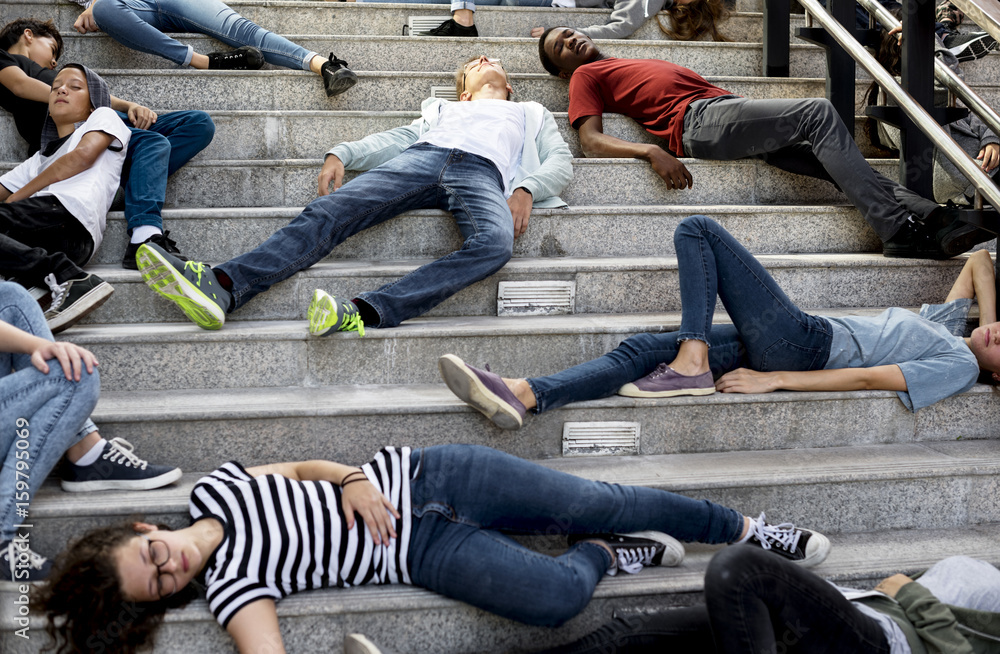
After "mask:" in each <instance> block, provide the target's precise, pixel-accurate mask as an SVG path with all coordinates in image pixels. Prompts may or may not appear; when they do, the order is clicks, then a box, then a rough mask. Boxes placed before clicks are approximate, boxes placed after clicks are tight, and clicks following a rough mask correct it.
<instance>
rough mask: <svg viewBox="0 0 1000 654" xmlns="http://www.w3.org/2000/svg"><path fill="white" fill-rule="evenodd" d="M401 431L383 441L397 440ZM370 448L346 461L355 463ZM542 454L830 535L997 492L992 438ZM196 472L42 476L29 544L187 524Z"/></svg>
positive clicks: (984, 499)
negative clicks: (69, 487)
mask: <svg viewBox="0 0 1000 654" xmlns="http://www.w3.org/2000/svg"><path fill="white" fill-rule="evenodd" d="M398 439H399V436H398V435H397V436H395V437H394V438H390V439H388V440H392V441H393V442H395V443H396V444H397V445H399V444H402V443H400V442H399V440H398ZM383 440H386V439H383ZM407 442H409V440H408V439H407ZM328 456H332V454H331V455H328ZM369 457H370V453H369V454H368V455H365V456H363V457H362V458H361V459H358V460H344V461H343V462H344V463H348V464H359V463H362V462H363V461H367V460H368V458H369ZM231 458H236V459H237V460H239V459H240V458H241V456H240V452H236V451H232V450H227V451H224V452H219V453H217V454H216V455H215V456H214V458H212V459H211V461H206V464H207V465H208V466H213V465H218V464H221V463H222V462H224V461H226V460H228V459H231ZM216 462H217V463H216ZM538 462H539V463H541V464H542V465H544V466H545V467H548V468H552V469H555V470H560V471H563V472H567V473H570V474H575V475H578V476H581V477H584V478H587V479H596V480H601V481H606V482H610V483H618V484H629V485H637V486H646V487H651V488H659V489H663V490H668V491H672V492H675V493H680V494H682V495H686V496H689V497H697V498H704V499H708V500H711V501H713V502H717V503H720V504H723V505H726V506H730V507H732V508H734V509H736V510H737V511H741V512H743V513H745V514H750V515H754V516H756V515H757V514H758V513H760V512H761V511H765V512H766V513H767V514H769V515H770V517H771V519H772V520H782V521H785V520H787V521H791V522H794V523H796V524H800V525H803V526H807V525H808V526H809V527H810V528H813V529H816V530H819V531H821V532H824V533H828V534H845V533H859V532H873V531H882V530H888V529H893V530H895V529H919V528H926V527H927V526H928V525H933V526H934V528H942V529H943V528H949V527H950V528H956V529H963V528H969V527H972V526H973V525H979V524H984V523H998V522H1000V508H998V507H997V506H996V504H995V503H994V502H993V501H992V498H993V497H994V496H995V495H994V494H995V492H996V487H997V480H996V476H997V474H998V473H1000V441H997V440H975V441H968V442H966V441H961V442H924V443H908V444H881V445H856V446H845V447H824V448H797V449H792V450H772V451H734V452H709V453H701V454H665V455H640V456H622V457H615V456H610V457H574V458H566V457H563V458H556V459H543V460H539V461H538ZM201 474H203V472H199V471H191V472H189V473H186V474H185V475H184V477H183V478H182V479H181V480H180V481H179V482H177V483H175V484H172V485H171V486H168V487H166V488H164V489H159V490H155V491H145V492H142V493H137V492H134V491H133V492H121V491H103V492H100V493H65V492H63V491H62V490H60V489H59V488H58V486H57V485H56V484H55V483H49V484H46V486H45V487H43V489H42V490H40V491H39V492H38V493H37V494H36V497H35V500H34V501H33V502H32V505H31V515H30V517H31V520H32V524H33V525H34V527H33V530H34V531H33V533H32V539H31V541H32V545H33V546H35V544H36V543H37V548H38V551H41V552H50V551H58V550H59V549H61V547H62V546H63V545H62V544H63V543H65V541H66V538H67V536H68V535H69V534H78V533H81V532H82V531H84V530H86V529H89V528H91V527H93V526H94V525H99V524H107V523H109V522H115V521H119V520H124V519H128V518H130V517H131V516H135V515H139V516H142V515H143V514H145V515H146V517H147V518H148V520H147V521H149V522H154V521H159V520H163V521H164V522H165V523H166V524H168V525H182V524H185V522H186V517H187V509H188V495H189V493H190V489H191V486H192V485H193V484H194V482H195V481H196V480H197V479H198V478H199V477H200V476H201ZM56 525H58V528H57V527H56Z"/></svg>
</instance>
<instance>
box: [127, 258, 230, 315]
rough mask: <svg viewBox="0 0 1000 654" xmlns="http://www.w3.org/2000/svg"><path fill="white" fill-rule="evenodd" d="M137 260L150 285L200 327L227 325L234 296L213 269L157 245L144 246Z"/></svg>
mask: <svg viewBox="0 0 1000 654" xmlns="http://www.w3.org/2000/svg"><path fill="white" fill-rule="evenodd" d="M135 259H136V263H137V264H138V266H139V272H140V273H142V280H143V281H144V282H146V286H149V287H150V288H151V289H153V290H154V291H156V292H157V293H159V294H160V295H161V296H163V297H165V298H167V299H168V300H170V301H171V302H173V303H174V304H176V305H177V306H179V307H180V308H181V311H183V312H184V314H185V315H186V316H187V317H188V318H190V319H191V320H192V322H194V323H195V324H196V325H198V326H199V327H201V328H202V329H219V328H220V327H222V326H223V325H224V324H225V323H226V310H227V309H229V304H230V302H231V301H232V295H231V294H230V293H229V291H227V290H226V289H224V288H222V285H221V284H219V280H218V279H217V278H216V277H215V273H214V272H212V269H211V268H209V267H208V266H206V265H205V264H203V263H199V262H195V261H181V260H180V259H178V258H177V257H175V256H174V255H172V254H169V253H168V252H167V251H166V250H164V249H163V248H162V247H160V246H159V245H157V244H156V243H143V244H142V245H140V246H139V250H138V252H137V254H136V257H135Z"/></svg>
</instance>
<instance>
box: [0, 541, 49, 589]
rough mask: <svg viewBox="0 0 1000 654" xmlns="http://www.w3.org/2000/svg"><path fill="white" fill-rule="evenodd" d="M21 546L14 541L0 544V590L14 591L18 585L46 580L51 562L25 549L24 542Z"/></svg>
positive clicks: (28, 548) (27, 548) (25, 544)
mask: <svg viewBox="0 0 1000 654" xmlns="http://www.w3.org/2000/svg"><path fill="white" fill-rule="evenodd" d="M23 544H24V547H22V546H21V545H22V543H21V542H18V541H17V540H16V539H15V540H9V541H6V542H0V589H16V588H17V586H19V585H20V584H32V583H37V582H39V581H45V580H46V579H48V577H49V572H50V571H51V570H52V561H50V560H48V559H47V558H45V557H44V556H42V555H41V554H39V553H37V552H35V551H33V550H32V549H31V548H30V547H27V542H26V541H24V542H23ZM15 574H16V577H17V579H16V580H15Z"/></svg>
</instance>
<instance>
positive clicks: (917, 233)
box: [882, 216, 950, 259]
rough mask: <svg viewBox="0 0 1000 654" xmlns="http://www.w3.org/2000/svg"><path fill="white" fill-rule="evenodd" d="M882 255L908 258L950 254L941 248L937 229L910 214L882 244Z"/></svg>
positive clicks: (933, 257)
mask: <svg viewBox="0 0 1000 654" xmlns="http://www.w3.org/2000/svg"><path fill="white" fill-rule="evenodd" d="M882 255H883V256H886V257H890V258H898V257H905V258H909V259H947V258H948V257H949V256H950V255H948V254H945V253H944V252H943V251H942V250H941V245H940V242H939V241H938V238H937V230H934V229H931V228H929V227H928V226H927V225H925V224H924V223H923V222H921V221H918V220H916V219H915V218H913V217H912V216H911V217H910V218H909V220H907V221H906V222H905V223H903V226H902V227H900V228H899V231H897V232H896V233H895V234H893V235H892V238H890V239H889V240H888V241H886V242H885V243H883V244H882Z"/></svg>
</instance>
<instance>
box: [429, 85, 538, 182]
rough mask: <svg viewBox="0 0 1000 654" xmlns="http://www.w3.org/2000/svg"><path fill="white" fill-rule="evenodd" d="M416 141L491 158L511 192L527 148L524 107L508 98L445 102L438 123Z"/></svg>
mask: <svg viewBox="0 0 1000 654" xmlns="http://www.w3.org/2000/svg"><path fill="white" fill-rule="evenodd" d="M532 138H534V135H532ZM417 143H430V144H431V145H436V146H438V147H439V148H449V149H450V148H454V149H456V150H463V151H465V152H471V153H472V154H478V155H479V156H480V157H484V158H486V159H489V160H490V161H492V162H493V164H494V165H495V166H496V167H497V170H499V171H500V175H501V176H502V177H503V190H504V193H505V194H507V195H510V193H511V189H510V182H511V180H512V179H514V174H515V173H516V172H517V167H518V166H519V165H520V164H521V150H522V149H523V148H524V107H522V106H521V104H520V103H518V102H511V101H509V100H472V101H468V102H448V103H445V104H443V105H442V106H441V119H440V120H439V121H438V124H437V125H435V126H434V127H432V128H431V129H430V131H428V132H427V133H426V134H424V135H423V137H421V138H420V140H418V141H417Z"/></svg>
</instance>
